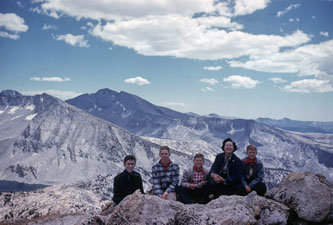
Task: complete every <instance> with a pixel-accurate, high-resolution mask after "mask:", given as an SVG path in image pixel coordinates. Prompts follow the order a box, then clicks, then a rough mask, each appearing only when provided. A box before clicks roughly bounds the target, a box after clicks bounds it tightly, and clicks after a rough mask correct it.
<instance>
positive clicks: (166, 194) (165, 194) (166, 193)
mask: <svg viewBox="0 0 333 225" xmlns="http://www.w3.org/2000/svg"><path fill="white" fill-rule="evenodd" d="M167 196H168V192H164V193H163V194H162V195H161V198H162V199H165V200H166V199H167Z"/></svg>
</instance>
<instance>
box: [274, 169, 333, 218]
mask: <svg viewBox="0 0 333 225" xmlns="http://www.w3.org/2000/svg"><path fill="white" fill-rule="evenodd" d="M274 192H275V193H272V197H273V199H274V200H275V201H278V202H281V203H283V204H285V205H287V206H288V207H290V208H291V209H292V210H294V211H295V212H296V214H297V215H298V217H299V218H301V219H304V220H306V221H309V222H317V223H318V222H321V221H332V219H333V211H332V209H333V185H332V184H331V183H330V182H328V181H327V180H326V178H325V177H324V176H322V175H318V174H311V173H297V172H293V173H290V174H289V175H288V176H287V177H286V178H284V179H283V180H282V182H281V183H280V186H279V188H278V189H276V190H275V191H274Z"/></svg>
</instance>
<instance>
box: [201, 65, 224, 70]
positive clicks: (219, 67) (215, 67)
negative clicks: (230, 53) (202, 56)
mask: <svg viewBox="0 0 333 225" xmlns="http://www.w3.org/2000/svg"><path fill="white" fill-rule="evenodd" d="M204 69H205V70H213V71H218V70H221V69H222V66H205V67H204Z"/></svg>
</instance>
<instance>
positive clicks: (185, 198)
mask: <svg viewBox="0 0 333 225" xmlns="http://www.w3.org/2000/svg"><path fill="white" fill-rule="evenodd" d="M176 193H177V194H178V196H179V198H180V201H181V202H183V203H184V204H193V203H201V204H205V203H207V202H208V195H209V189H208V185H207V184H205V185H204V186H202V187H201V188H195V189H194V190H192V189H190V188H186V187H183V186H177V187H176Z"/></svg>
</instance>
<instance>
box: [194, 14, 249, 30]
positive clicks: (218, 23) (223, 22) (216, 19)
mask: <svg viewBox="0 0 333 225" xmlns="http://www.w3.org/2000/svg"><path fill="white" fill-rule="evenodd" d="M195 20H196V21H197V23H198V24H200V25H204V26H205V27H207V28H209V27H220V28H228V29H231V30H241V29H243V28H244V26H243V25H242V24H239V23H236V22H232V21H231V18H229V17H224V16H206V17H197V18H196V19H195Z"/></svg>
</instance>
